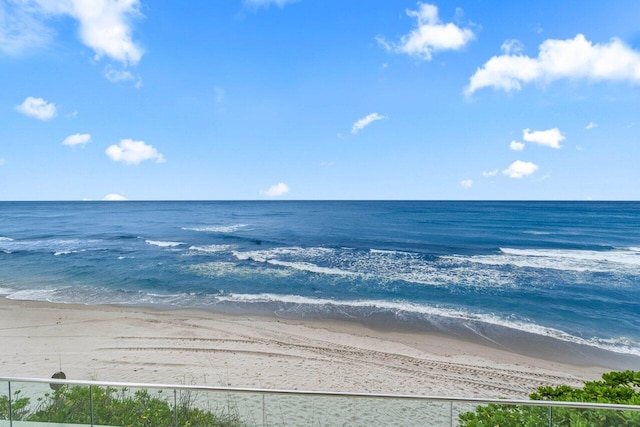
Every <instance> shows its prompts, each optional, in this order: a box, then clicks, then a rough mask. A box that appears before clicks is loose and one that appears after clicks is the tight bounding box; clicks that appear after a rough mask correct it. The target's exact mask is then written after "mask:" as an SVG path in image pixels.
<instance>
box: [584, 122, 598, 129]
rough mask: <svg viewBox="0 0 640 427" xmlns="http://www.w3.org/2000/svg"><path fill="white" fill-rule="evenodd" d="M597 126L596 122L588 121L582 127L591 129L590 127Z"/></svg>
mask: <svg viewBox="0 0 640 427" xmlns="http://www.w3.org/2000/svg"><path fill="white" fill-rule="evenodd" d="M597 127H598V124H597V123H594V122H589V123H588V124H587V125H586V126H585V127H584V128H585V129H586V130H591V129H593V128H597Z"/></svg>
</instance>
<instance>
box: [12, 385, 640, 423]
mask: <svg viewBox="0 0 640 427" xmlns="http://www.w3.org/2000/svg"><path fill="white" fill-rule="evenodd" d="M307 425H308V426H449V427H452V426H466V425H468V426H493V425H500V426H509V425H514V426H516V425H527V426H531V427H535V426H541V427H542V426H544V427H547V426H554V427H557V426H590V427H591V426H594V427H597V426H618V425H625V426H640V406H630V405H609V404H595V403H593V404H592V403H573V402H550V401H525V400H508V399H476V398H453V397H433V396H413V395H382V394H364V393H361V394H355V393H331V392H301V391H289V390H261V389H239V388H228V387H207V386H193V385H156V384H131V383H114V382H97V381H69V380H54V379H28V378H2V377H0V427H5V426H9V427H13V426H16V427H36V426H43V427H44V426H56V427H63V426H65V427H66V426H150V427H161V426H167V427H169V426H228V427H232V426H307Z"/></svg>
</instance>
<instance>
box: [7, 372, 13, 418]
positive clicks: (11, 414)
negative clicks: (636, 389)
mask: <svg viewBox="0 0 640 427" xmlns="http://www.w3.org/2000/svg"><path fill="white" fill-rule="evenodd" d="M7 385H8V387H9V427H13V409H12V408H11V381H7Z"/></svg>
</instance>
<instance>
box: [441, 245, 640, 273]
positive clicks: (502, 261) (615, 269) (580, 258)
mask: <svg viewBox="0 0 640 427" xmlns="http://www.w3.org/2000/svg"><path fill="white" fill-rule="evenodd" d="M443 259H449V260H457V261H459V262H470V263H477V264H484V265H495V266H507V265H510V266H515V267H519V268H536V269H551V270H562V271H574V272H580V273H584V272H594V273H623V274H634V275H637V274H638V267H640V251H636V250H634V248H617V249H613V250H605V251H590V250H570V249H512V248H500V254H497V255H474V256H470V257H462V256H458V255H452V256H446V257H443Z"/></svg>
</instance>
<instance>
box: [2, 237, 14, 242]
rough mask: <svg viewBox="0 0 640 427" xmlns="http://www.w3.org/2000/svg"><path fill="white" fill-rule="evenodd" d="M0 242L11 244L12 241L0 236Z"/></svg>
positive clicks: (9, 238)
mask: <svg viewBox="0 0 640 427" xmlns="http://www.w3.org/2000/svg"><path fill="white" fill-rule="evenodd" d="M0 242H13V239H12V238H11V237H3V236H0Z"/></svg>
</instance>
